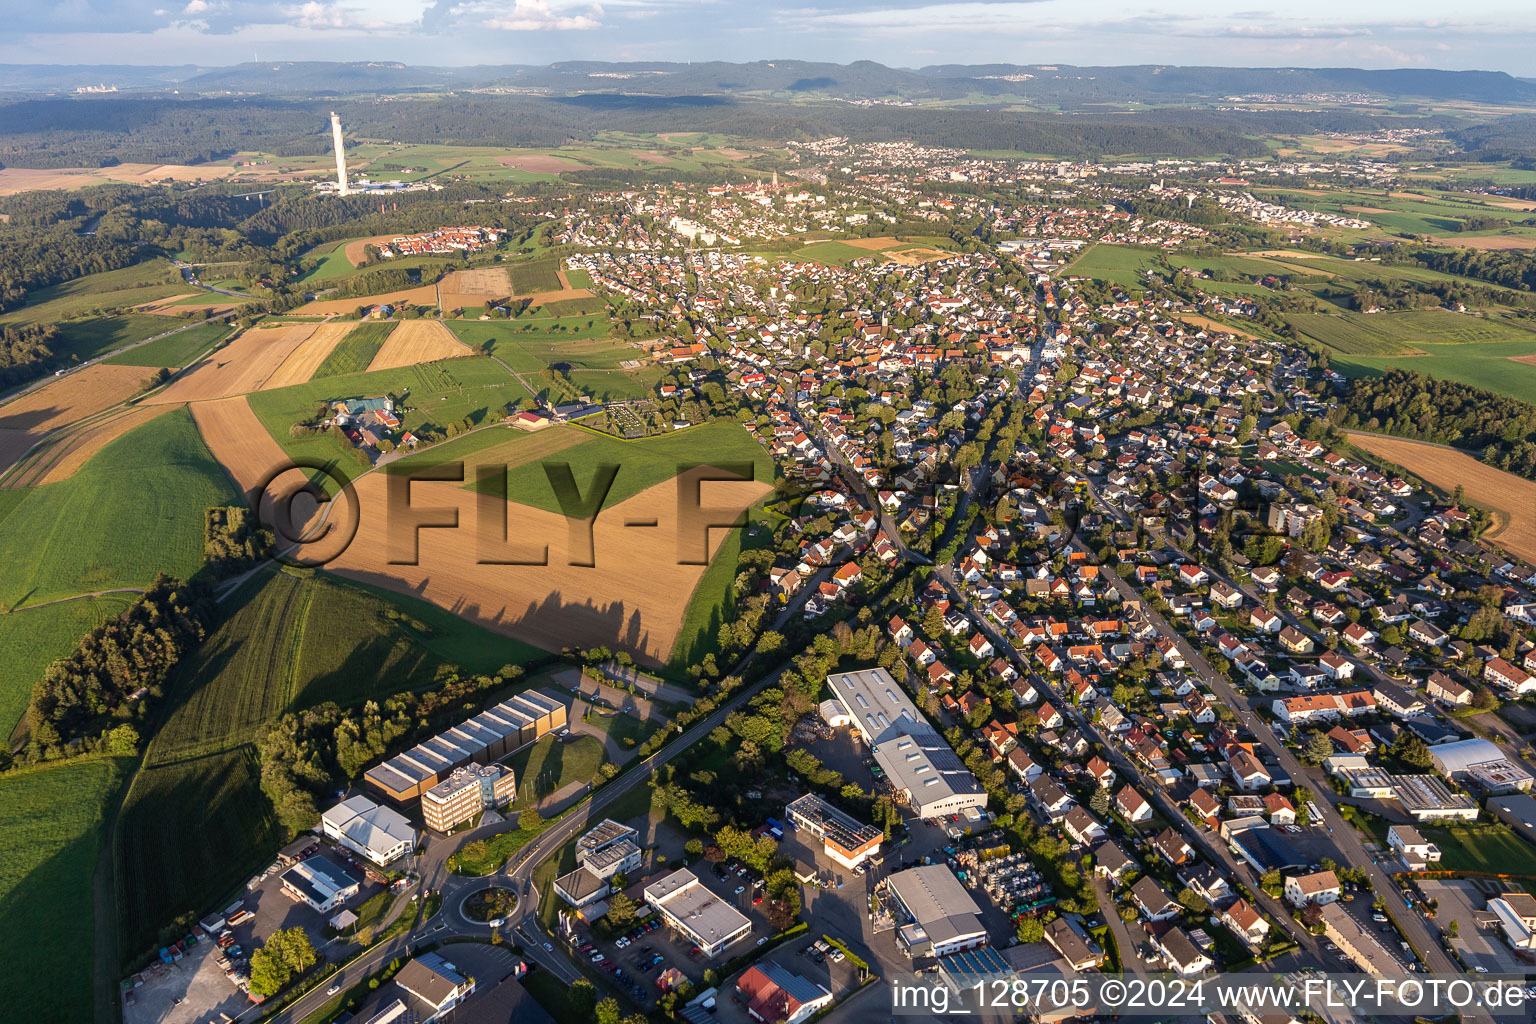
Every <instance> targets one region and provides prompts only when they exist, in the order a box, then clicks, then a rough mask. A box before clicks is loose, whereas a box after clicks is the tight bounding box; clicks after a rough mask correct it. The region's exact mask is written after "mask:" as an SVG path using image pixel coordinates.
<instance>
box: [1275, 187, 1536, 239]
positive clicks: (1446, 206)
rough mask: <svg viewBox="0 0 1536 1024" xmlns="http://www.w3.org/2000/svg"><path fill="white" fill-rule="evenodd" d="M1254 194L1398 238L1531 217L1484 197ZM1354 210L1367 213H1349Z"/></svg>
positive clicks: (1288, 192)
mask: <svg viewBox="0 0 1536 1024" xmlns="http://www.w3.org/2000/svg"><path fill="white" fill-rule="evenodd" d="M1254 194H1255V195H1258V196H1260V197H1263V196H1265V195H1273V196H1274V197H1276V198H1277V199H1278V201H1279V202H1283V203H1286V204H1288V205H1291V206H1298V207H1305V208H1306V209H1315V210H1318V211H1320V212H1328V213H1338V214H1342V215H1343V216H1346V217H1356V218H1359V219H1362V220H1367V221H1370V222H1371V223H1373V224H1375V225H1377V226H1379V227H1381V228H1382V229H1384V230H1386V231H1391V232H1394V233H1397V234H1415V235H1446V234H1456V233H1458V232H1459V231H1460V229H1461V228H1462V227H1463V226H1464V223H1465V221H1466V219H1467V218H1469V217H1487V218H1493V219H1497V220H1504V221H1509V222H1511V223H1514V222H1517V221H1522V220H1526V219H1528V218H1529V217H1530V216H1531V215H1530V213H1528V212H1526V211H1522V210H1509V209H1505V208H1503V207H1499V206H1493V205H1491V204H1488V203H1487V202H1486V201H1485V200H1484V199H1483V197H1481V196H1478V195H1476V194H1473V193H1465V192H1462V193H1438V192H1433V191H1426V192H1424V193H1423V194H1424V195H1426V196H1428V197H1429V200H1430V201H1425V200H1421V199H1414V198H1411V197H1408V196H1389V195H1387V194H1386V193H1384V192H1374V191H1342V190H1341V191H1332V190H1330V191H1328V192H1327V193H1326V194H1325V195H1315V194H1312V193H1310V192H1309V193H1305V194H1297V193H1294V192H1291V191H1289V190H1286V189H1273V190H1272V189H1255V190H1254ZM1352 206H1353V207H1366V208H1368V209H1367V210H1366V211H1359V210H1351V209H1349V207H1352Z"/></svg>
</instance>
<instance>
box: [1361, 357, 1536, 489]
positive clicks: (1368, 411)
mask: <svg viewBox="0 0 1536 1024" xmlns="http://www.w3.org/2000/svg"><path fill="white" fill-rule="evenodd" d="M1338 416H1339V418H1340V422H1341V423H1342V425H1343V426H1345V427H1355V428H1359V429H1361V430H1374V431H1380V432H1382V433H1385V434H1396V435H1398V436H1399V437H1411V438H1415V439H1417V440H1421V441H1434V442H1437V443H1439V444H1448V445H1454V446H1456V447H1458V448H1465V449H1468V450H1471V451H1475V452H1477V453H1478V454H1479V455H1480V457H1481V458H1482V460H1483V461H1484V462H1486V463H1488V464H1489V465H1490V466H1497V467H1498V468H1499V469H1505V470H1508V471H1509V472H1511V473H1518V474H1519V475H1521V476H1524V477H1528V478H1530V479H1533V480H1536V443H1532V435H1533V434H1536V405H1530V404H1528V403H1526V402H1521V401H1518V400H1516V399H1513V398H1506V397H1505V396H1503V395H1498V394H1494V393H1493V392H1492V391H1484V390H1483V389H1481V388H1474V387H1471V386H1470V385H1467V384H1458V383H1457V382H1455V381H1448V380H1438V379H1436V378H1434V377H1426V376H1424V375H1423V374H1421V373H1414V372H1412V371H1409V370H1388V371H1387V372H1386V373H1384V374H1382V375H1381V376H1380V377H1362V378H1360V379H1359V380H1356V381H1353V382H1351V384H1350V385H1349V390H1348V391H1347V392H1346V394H1345V396H1344V401H1343V403H1342V404H1341V405H1340V406H1339V410H1338Z"/></svg>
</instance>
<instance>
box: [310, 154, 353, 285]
mask: <svg viewBox="0 0 1536 1024" xmlns="http://www.w3.org/2000/svg"><path fill="white" fill-rule="evenodd" d="M348 155H349V156H350V155H351V154H348ZM350 241H353V239H350V238H343V239H342V240H341V241H339V242H324V243H322V244H320V245H317V246H315V247H314V248H313V249H311V250H309V252H307V253H305V254H304V258H305V259H312V260H316V261H317V262H316V265H315V268H314V269H313V270H311V271H310V272H309V273H307V274H305V275H304V276H303V277H301V278H299V280H301V281H303V282H305V283H306V284H316V285H321V284H322V283H324V282H331V281H334V280H335V279H336V278H339V277H344V276H346V275H347V274H349V273H351V272H352V271H353V270H354V269H355V268H354V267H353V266H352V264H351V262H350V261H349V260H348V259H347V243H348V242H350Z"/></svg>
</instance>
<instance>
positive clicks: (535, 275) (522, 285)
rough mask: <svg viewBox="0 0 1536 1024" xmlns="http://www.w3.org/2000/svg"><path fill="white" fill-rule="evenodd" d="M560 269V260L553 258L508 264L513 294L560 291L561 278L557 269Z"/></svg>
mask: <svg viewBox="0 0 1536 1024" xmlns="http://www.w3.org/2000/svg"><path fill="white" fill-rule="evenodd" d="M559 269H560V261H559V260H553V259H539V260H530V261H528V262H526V263H509V264H507V273H508V274H509V275H510V276H511V278H512V294H513V295H533V294H535V293H537V292H553V291H558V290H559V289H560V278H559V277H558V276H557V275H556V271H558V270H559Z"/></svg>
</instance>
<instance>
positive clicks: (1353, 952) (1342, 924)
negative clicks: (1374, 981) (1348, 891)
mask: <svg viewBox="0 0 1536 1024" xmlns="http://www.w3.org/2000/svg"><path fill="white" fill-rule="evenodd" d="M1323 934H1325V935H1327V936H1328V938H1329V939H1331V940H1333V942H1334V944H1335V945H1337V946H1338V947H1339V950H1340V951H1341V952H1343V953H1344V955H1345V956H1347V957H1349V958H1350V959H1351V960H1353V961H1354V962H1355V965H1356V966H1358V967H1359V968H1360V969H1361V970H1362V971H1364V972H1365V973H1366V974H1402V973H1405V971H1406V968H1404V966H1403V964H1402V963H1401V962H1400V961H1399V960H1398V959H1397V957H1395V956H1393V955H1392V954H1391V953H1390V952H1388V951H1387V948H1386V947H1385V946H1383V945H1382V944H1381V943H1380V942H1378V941H1377V940H1376V936H1374V935H1372V934H1371V933H1370V932H1369V931H1368V930H1367V929H1366V927H1365V925H1363V924H1361V923H1360V922H1359V921H1357V920H1355V918H1354V917H1353V916H1352V915H1351V914H1349V913H1348V912H1347V911H1346V910H1345V909H1344V908H1343V907H1342V906H1340V905H1339V904H1337V903H1329V904H1326V905H1324V907H1323Z"/></svg>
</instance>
